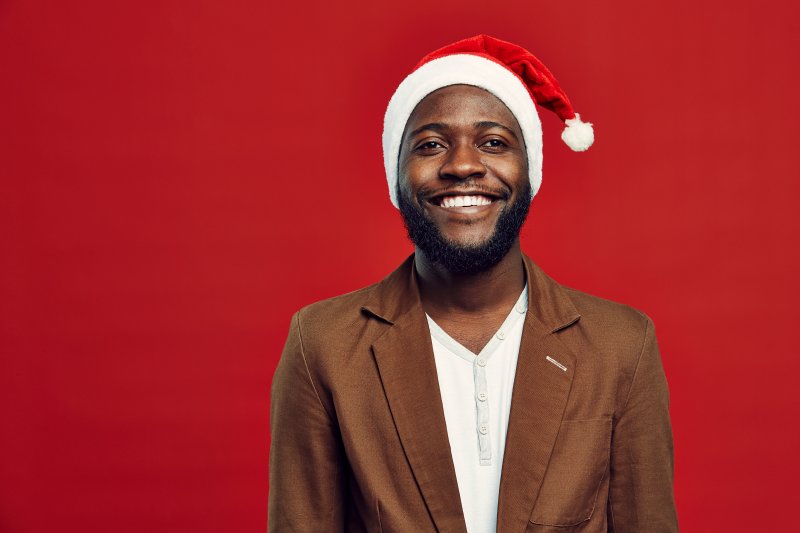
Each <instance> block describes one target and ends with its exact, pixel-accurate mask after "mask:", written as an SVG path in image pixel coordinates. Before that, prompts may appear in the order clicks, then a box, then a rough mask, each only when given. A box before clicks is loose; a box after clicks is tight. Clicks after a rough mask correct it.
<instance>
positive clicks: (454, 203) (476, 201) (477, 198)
mask: <svg viewBox="0 0 800 533" xmlns="http://www.w3.org/2000/svg"><path fill="white" fill-rule="evenodd" d="M492 202H494V198H490V197H488V196H483V195H480V194H475V195H469V196H467V195H463V196H442V197H440V198H435V199H434V201H433V203H434V204H436V205H438V206H439V207H445V208H452V207H472V206H478V205H489V204H491V203H492Z"/></svg>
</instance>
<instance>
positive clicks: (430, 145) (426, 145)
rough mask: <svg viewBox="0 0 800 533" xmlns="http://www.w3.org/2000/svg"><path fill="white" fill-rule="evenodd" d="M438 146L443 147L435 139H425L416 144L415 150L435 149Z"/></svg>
mask: <svg viewBox="0 0 800 533" xmlns="http://www.w3.org/2000/svg"><path fill="white" fill-rule="evenodd" d="M439 148H443V146H442V145H441V144H439V143H437V142H436V141H427V142H424V143H422V144H420V145H419V146H417V150H437V149H439Z"/></svg>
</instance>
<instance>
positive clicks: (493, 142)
mask: <svg viewBox="0 0 800 533" xmlns="http://www.w3.org/2000/svg"><path fill="white" fill-rule="evenodd" d="M483 145H484V146H488V147H489V148H503V147H504V146H506V143H504V142H503V141H501V140H500V139H489V140H488V141H486V142H485V143H483Z"/></svg>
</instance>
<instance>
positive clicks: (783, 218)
mask: <svg viewBox="0 0 800 533" xmlns="http://www.w3.org/2000/svg"><path fill="white" fill-rule="evenodd" d="M359 4H360V5H359ZM755 5H756V3H755V2H746V1H744V0H736V1H730V0H728V1H721V0H713V1H706V2H697V1H696V0H694V1H688V0H672V1H669V2H642V1H640V0H621V1H619V2H613V3H609V2H595V1H585V2H549V3H547V4H545V3H542V2H534V1H532V0H525V1H509V2H477V1H474V2H466V1H465V0H440V1H438V2H430V1H425V2H423V1H417V0H409V1H407V2H398V3H390V2H359V3H355V2H351V3H350V4H349V5H348V4H345V3H342V2H329V1H325V2H322V1H319V2H313V3H312V2H302V1H301V2H263V1H262V2H255V1H251V2H244V1H240V2H207V1H206V2H200V1H196V2H177V1H171V2H119V1H117V2H107V1H99V0H93V1H88V0H87V1H83V2H55V1H51V2H44V1H34V0H29V1H27V2H22V1H21V0H5V1H2V2H0V176H2V181H0V187H1V188H0V207H1V209H0V217H1V218H0V349H1V350H2V358H1V359H0V531H3V532H13V533H17V532H40V531H41V532H44V531H63V532H73V531H74V532H82V533H90V532H108V531H115V532H120V533H124V532H141V531H156V532H161V531H164V532H166V531H193V532H198V533H199V532H219V531H243V532H244V531H264V528H265V523H266V499H267V496H266V495H267V450H268V425H267V423H268V418H267V412H268V391H269V384H270V379H271V375H272V372H273V370H274V368H275V365H276V363H277V359H278V356H279V353H280V350H281V347H282V344H283V341H284V339H285V335H286V332H287V328H288V323H289V317H290V315H291V313H292V312H294V311H295V310H296V309H298V308H299V307H300V306H302V305H304V304H307V303H310V302H312V301H314V300H317V299H320V298H324V297H328V296H332V295H335V294H337V293H341V292H345V291H349V290H353V289H355V288H358V287H360V286H363V285H366V284H368V283H371V282H374V281H376V280H378V279H380V278H382V277H383V276H384V275H385V274H386V273H388V272H389V271H390V270H391V269H392V268H393V267H394V266H395V265H396V264H397V263H399V262H400V261H401V260H402V259H403V258H404V256H405V255H406V254H407V253H408V252H409V251H410V249H411V248H410V246H409V245H408V244H407V242H406V240H405V237H404V234H403V230H402V226H401V224H400V222H399V218H398V215H397V213H396V211H395V210H394V209H393V208H392V207H391V205H390V204H389V201H388V196H387V191H386V185H385V180H384V177H383V170H382V164H381V152H380V150H381V148H380V132H381V121H382V113H383V110H384V106H385V104H386V102H387V101H388V98H389V96H390V94H391V92H392V90H393V89H394V87H395V86H396V84H397V83H398V82H399V81H400V80H401V79H402V77H403V76H404V75H405V73H406V72H407V71H408V69H409V68H411V66H412V65H413V64H414V63H415V62H416V61H417V59H418V58H419V57H420V56H421V55H423V54H424V53H425V52H427V51H429V50H431V49H433V48H434V47H438V46H440V45H442V44H445V43H447V42H450V41H452V40H455V39H458V38H461V37H465V36H468V35H472V34H475V33H481V32H486V33H492V34H495V35H496V36H498V37H501V38H504V39H507V40H513V41H517V42H519V43H520V44H523V45H525V46H527V47H529V48H530V49H531V50H533V51H534V52H535V53H536V54H537V55H539V56H540V57H541V58H542V59H543V60H544V61H545V63H546V64H547V65H548V66H549V67H550V68H551V69H552V70H553V71H554V72H555V74H556V75H557V76H558V78H559V80H560V81H561V83H562V86H563V87H564V88H565V89H566V90H567V92H568V94H569V95H570V97H571V98H572V100H573V102H574V103H575V105H576V107H577V109H578V111H579V112H581V113H582V115H583V117H584V118H585V119H587V120H590V121H592V122H594V123H595V126H596V132H597V142H596V144H595V146H594V147H593V148H592V149H591V150H590V151H589V152H587V153H585V154H573V153H571V152H570V151H569V150H568V149H567V148H566V147H565V146H563V145H562V144H561V142H560V140H559V139H558V134H559V131H560V125H559V124H558V122H557V120H556V119H555V118H554V117H551V116H549V115H547V116H543V120H544V128H545V165H544V184H543V188H542V190H541V192H540V194H539V196H537V198H536V200H535V201H534V203H533V209H532V214H531V218H530V219H529V222H528V224H527V226H526V228H525V230H524V238H523V245H524V248H525V249H526V250H527V251H528V253H529V254H531V255H532V256H533V257H534V259H535V260H536V261H537V262H539V264H540V265H541V266H543V267H544V268H545V270H546V271H548V272H549V273H550V274H551V275H552V276H553V277H554V278H556V279H557V280H559V281H560V282H562V283H564V284H567V285H570V286H574V287H576V288H579V289H582V290H586V291H588V292H592V293H595V294H598V295H600V296H604V297H607V298H611V299H616V300H620V301H623V302H626V303H629V304H631V305H633V306H635V307H638V308H640V309H642V310H644V311H645V312H646V313H648V314H649V315H650V316H651V317H652V318H653V319H654V320H655V322H656V326H657V328H658V335H659V340H660V344H661V348H662V354H663V359H664V365H665V368H666V372H667V376H668V379H669V383H670V386H671V390H672V415H673V423H674V431H675V444H676V459H677V468H676V496H677V502H678V506H679V509H678V510H679V514H680V518H681V522H682V526H683V531H687V532H710V531H720V532H739V531H741V532H745V531H746V532H752V531H759V532H766V531H787V528H790V527H791V526H790V525H789V524H790V523H792V522H790V520H792V518H791V511H792V510H794V509H796V508H797V504H798V503H800V502H798V496H797V480H798V477H800V461H798V457H797V455H798V450H800V432H799V431H798V419H800V417H799V416H798V415H800V413H799V412H798V411H800V409H799V407H800V405H799V403H800V402H799V401H798V395H797V393H796V391H797V389H798V373H800V362H798V355H800V354H798V348H797V346H798V344H797V341H796V330H797V325H796V321H797V319H796V317H795V316H794V314H793V311H794V309H793V305H792V304H793V303H794V302H795V301H797V299H798V296H800V295H799V294H798V292H799V291H798V289H799V288H800V282H798V276H797V273H798V269H799V268H800V253H799V252H798V246H797V243H798V229H800V217H799V216H798V207H797V201H798V193H800V182H799V181H798V170H797V169H798V161H797V156H796V153H797V143H798V134H797V124H798V121H799V120H800V116H799V115H800V113H798V101H799V100H800V99H798V96H797V95H798V94H800V78H799V77H798V69H797V50H799V49H800V46H799V45H800V43H799V42H798V41H799V40H800V32H798V25H797V20H798V15H800V8H798V7H797V3H796V2H790V1H786V0H784V1H775V2H771V3H762V5H761V6H760V7H755ZM544 113H545V112H543V115H544Z"/></svg>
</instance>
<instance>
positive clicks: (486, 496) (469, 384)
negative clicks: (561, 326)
mask: <svg viewBox="0 0 800 533" xmlns="http://www.w3.org/2000/svg"><path fill="white" fill-rule="evenodd" d="M527 310H528V287H527V285H526V286H525V288H524V289H523V290H522V294H521V295H520V297H519V299H518V300H517V303H516V304H515V305H514V308H513V309H511V312H510V313H509V315H508V317H507V318H506V320H505V321H504V322H503V325H502V326H500V329H499V330H497V333H495V335H494V336H493V337H492V339H491V340H490V341H489V343H488V344H487V345H486V346H484V348H483V350H481V353H479V354H478V355H477V356H476V355H475V354H474V353H472V352H471V351H469V350H468V349H467V348H465V347H464V346H462V345H461V344H459V343H458V342H457V341H456V340H454V339H453V338H452V337H450V335H448V334H447V333H446V332H445V331H444V330H443V329H442V328H440V327H439V326H438V325H437V324H436V323H435V322H434V321H433V320H432V319H431V317H428V326H429V328H430V332H431V340H432V342H433V356H434V359H435V361H436V372H437V374H438V377H439V389H440V391H441V394H442V405H443V407H444V418H445V421H446V422H447V437H448V439H449V440H450V453H451V454H452V456H453V465H454V466H455V469H456V479H457V481H458V491H459V494H460V496H461V508H462V509H463V510H464V518H465V520H466V523H467V531H468V532H469V533H490V532H491V533H494V532H495V531H496V529H497V498H498V495H499V491H500V473H501V469H502V466H503V451H504V450H505V443H506V430H507V429H508V413H509V411H510V409H511V392H512V389H513V387H514V375H515V374H516V370H517V358H518V356H519V346H520V341H521V340H522V327H523V324H524V322H525V320H524V319H525V313H526V312H527Z"/></svg>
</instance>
